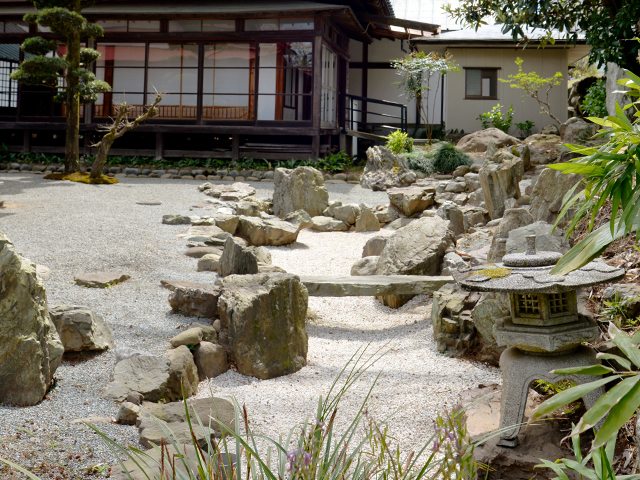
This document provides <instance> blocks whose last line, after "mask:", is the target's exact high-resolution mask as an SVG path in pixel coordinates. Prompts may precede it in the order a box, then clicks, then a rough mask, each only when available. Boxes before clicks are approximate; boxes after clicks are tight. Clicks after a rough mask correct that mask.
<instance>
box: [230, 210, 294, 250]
mask: <svg viewBox="0 0 640 480" xmlns="http://www.w3.org/2000/svg"><path fill="white" fill-rule="evenodd" d="M300 229H301V226H300V225H294V224H292V223H290V222H287V221H284V220H280V219H279V218H268V219H262V218H258V217H240V223H239V225H238V230H237V231H236V234H237V235H238V236H240V237H242V238H244V239H245V240H246V241H247V242H248V243H249V244H250V245H258V246H260V245H287V244H289V243H293V242H295V241H296V240H297V239H298V233H299V232H300Z"/></svg>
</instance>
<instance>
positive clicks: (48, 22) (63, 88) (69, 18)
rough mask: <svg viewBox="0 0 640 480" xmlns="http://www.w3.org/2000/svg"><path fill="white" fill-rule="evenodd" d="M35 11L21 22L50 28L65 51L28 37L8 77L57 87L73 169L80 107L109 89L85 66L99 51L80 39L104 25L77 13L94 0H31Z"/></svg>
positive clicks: (99, 33)
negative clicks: (86, 46)
mask: <svg viewBox="0 0 640 480" xmlns="http://www.w3.org/2000/svg"><path fill="white" fill-rule="evenodd" d="M31 1H32V3H33V4H34V6H35V7H36V11H35V13H28V14H26V15H25V16H24V21H25V22H29V23H36V24H38V25H41V26H43V27H49V28H50V29H51V33H53V34H55V35H59V36H61V37H64V40H63V41H64V42H65V43H66V54H65V55H58V45H59V44H60V43H62V41H57V40H46V39H44V38H42V37H31V38H28V39H27V40H25V41H24V43H23V44H22V47H21V48H22V50H23V51H24V52H25V54H29V56H28V58H25V59H24V61H23V62H22V63H21V64H20V67H19V68H18V69H17V70H16V71H15V72H13V73H12V74H11V78H13V79H14V80H16V81H18V82H19V83H23V84H27V85H39V86H45V87H49V88H52V89H54V90H56V92H57V93H56V95H55V96H54V101H56V102H60V103H63V104H64V105H65V107H66V120H67V122H66V138H65V158H64V168H65V173H72V172H76V171H78V170H79V169H80V164H79V149H80V148H79V140H80V105H83V104H86V103H93V102H95V101H96V100H97V99H98V95H99V94H101V93H104V92H107V91H109V90H110V89H111V87H110V86H109V84H108V83H106V82H104V81H102V80H96V78H95V75H94V74H93V73H92V72H91V71H90V70H89V66H90V65H91V64H92V63H94V62H95V61H96V60H97V59H98V57H99V56H100V53H98V51H97V50H94V49H92V48H84V47H82V41H83V39H87V38H91V39H95V38H97V37H101V36H103V35H104V31H103V30H102V28H101V27H100V26H99V25H97V24H95V23H88V22H87V19H86V18H84V17H83V16H82V15H81V14H80V12H81V11H82V8H84V7H86V6H89V5H90V4H91V3H93V2H87V1H81V0H31Z"/></svg>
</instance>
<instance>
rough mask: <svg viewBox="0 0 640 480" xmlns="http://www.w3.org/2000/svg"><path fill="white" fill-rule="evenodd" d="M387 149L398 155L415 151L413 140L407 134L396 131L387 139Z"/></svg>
mask: <svg viewBox="0 0 640 480" xmlns="http://www.w3.org/2000/svg"><path fill="white" fill-rule="evenodd" d="M386 146H387V148H388V149H389V150H391V151H392V152H393V153H395V154H396V155H398V154H399V153H403V152H411V151H412V150H413V139H412V138H411V137H410V136H409V135H407V134H406V133H404V132H402V131H400V130H396V131H395V132H393V133H391V134H389V136H388V137H387V145H386Z"/></svg>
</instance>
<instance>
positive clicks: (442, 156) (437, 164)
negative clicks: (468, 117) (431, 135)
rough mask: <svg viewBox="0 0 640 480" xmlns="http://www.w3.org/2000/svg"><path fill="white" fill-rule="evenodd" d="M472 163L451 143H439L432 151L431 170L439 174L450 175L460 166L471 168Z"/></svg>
mask: <svg viewBox="0 0 640 480" xmlns="http://www.w3.org/2000/svg"><path fill="white" fill-rule="evenodd" d="M472 164H473V161H472V160H471V159H470V158H469V156H468V155H467V154H466V153H463V152H461V151H460V150H458V149H457V148H456V147H455V146H454V145H453V144H452V143H449V142H440V143H439V144H438V145H437V146H436V147H435V149H434V150H433V168H434V169H436V170H437V171H438V172H441V173H451V172H453V171H454V170H455V169H456V168H458V167H459V166H460V165H467V166H471V165H472Z"/></svg>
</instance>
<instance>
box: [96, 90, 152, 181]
mask: <svg viewBox="0 0 640 480" xmlns="http://www.w3.org/2000/svg"><path fill="white" fill-rule="evenodd" d="M161 101H162V94H161V93H158V92H156V98H155V100H154V101H153V103H152V104H151V105H149V106H148V107H147V111H146V112H144V113H143V114H142V115H140V116H139V117H137V118H135V119H134V120H132V121H129V117H128V113H129V105H127V104H126V103H121V104H120V105H118V106H117V107H116V116H115V118H113V119H112V122H111V125H102V126H100V127H99V129H98V131H100V132H105V134H104V136H103V137H102V140H100V141H99V142H98V143H96V144H94V145H91V146H92V147H94V148H97V149H98V153H97V155H96V158H95V160H94V161H93V165H92V166H91V174H90V175H89V178H91V179H92V180H96V179H98V178H100V177H101V175H102V170H103V168H104V165H105V163H106V162H107V157H108V155H109V150H110V149H111V146H112V145H113V142H115V141H116V140H117V139H118V138H120V137H121V136H123V135H124V134H125V133H127V132H128V131H129V130H133V129H134V128H137V127H138V126H139V125H140V124H141V123H142V122H144V121H145V120H147V119H148V118H151V117H155V116H156V115H157V114H158V109H157V108H156V107H157V106H158V104H159V103H160V102H161Z"/></svg>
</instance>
